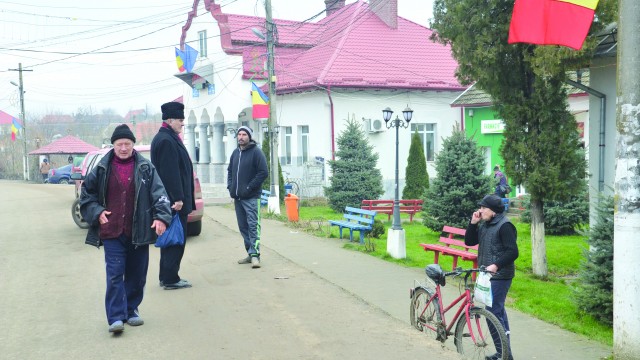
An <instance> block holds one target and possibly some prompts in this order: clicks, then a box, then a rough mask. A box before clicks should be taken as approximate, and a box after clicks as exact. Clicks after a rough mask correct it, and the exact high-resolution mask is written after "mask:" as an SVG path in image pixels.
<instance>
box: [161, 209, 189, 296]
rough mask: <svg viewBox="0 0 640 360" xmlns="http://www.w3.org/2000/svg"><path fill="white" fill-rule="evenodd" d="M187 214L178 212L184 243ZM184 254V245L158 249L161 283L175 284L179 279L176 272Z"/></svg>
mask: <svg viewBox="0 0 640 360" xmlns="http://www.w3.org/2000/svg"><path fill="white" fill-rule="evenodd" d="M187 216H188V215H183V214H180V215H179V218H180V223H181V224H182V229H183V230H184V238H185V242H184V243H185V244H186V243H187V241H186V239H187ZM183 255H184V245H176V246H169V247H166V248H162V249H160V275H159V278H160V281H161V282H162V283H163V284H175V283H177V282H178V281H180V276H179V275H178V272H179V271H180V262H181V261H182V256H183Z"/></svg>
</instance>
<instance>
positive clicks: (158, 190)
mask: <svg viewBox="0 0 640 360" xmlns="http://www.w3.org/2000/svg"><path fill="white" fill-rule="evenodd" d="M113 156H114V152H113V150H111V151H109V152H108V153H107V154H106V155H105V156H104V157H103V158H102V159H101V160H100V162H99V163H98V165H96V166H95V167H94V168H93V170H92V171H91V172H90V173H89V174H87V177H86V178H85V179H84V182H83V183H82V191H81V194H80V212H81V214H82V217H83V218H84V220H85V221H86V222H88V223H89V225H90V227H89V231H88V232H87V238H86V240H85V244H88V245H93V246H96V247H100V245H102V240H101V239H100V224H99V222H98V218H99V217H100V214H101V213H102V211H104V210H106V207H105V206H106V203H107V201H106V189H107V179H109V172H110V171H111V160H112V159H113ZM133 156H134V157H135V170H134V182H135V198H134V206H135V208H134V211H133V229H132V234H131V238H132V239H131V241H132V242H133V244H134V245H147V244H153V243H155V242H156V239H157V238H158V236H157V235H156V232H155V230H154V229H152V228H151V224H153V220H156V219H157V220H161V221H162V222H164V223H165V224H166V225H167V226H169V224H170V223H171V205H170V204H169V198H168V196H167V192H166V191H165V189H164V186H163V185H162V180H160V176H158V174H157V173H156V170H155V168H154V167H153V165H152V164H151V162H150V161H149V160H147V159H145V158H144V157H143V156H142V155H140V154H138V153H137V152H135V151H134V153H133Z"/></svg>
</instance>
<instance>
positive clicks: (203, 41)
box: [198, 30, 207, 57]
mask: <svg viewBox="0 0 640 360" xmlns="http://www.w3.org/2000/svg"><path fill="white" fill-rule="evenodd" d="M198 39H199V44H200V57H207V30H202V31H198Z"/></svg>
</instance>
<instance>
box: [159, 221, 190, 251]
mask: <svg viewBox="0 0 640 360" xmlns="http://www.w3.org/2000/svg"><path fill="white" fill-rule="evenodd" d="M176 245H184V229H183V228H182V223H181V222H180V217H179V216H178V214H177V213H176V214H175V215H173V218H172V219H171V224H169V227H168V228H167V230H166V231H165V232H164V233H163V234H162V235H160V236H158V240H156V245H155V246H156V247H159V248H166V247H169V246H176Z"/></svg>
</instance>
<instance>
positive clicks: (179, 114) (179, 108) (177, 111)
mask: <svg viewBox="0 0 640 360" xmlns="http://www.w3.org/2000/svg"><path fill="white" fill-rule="evenodd" d="M160 109H162V120H167V119H184V104H182V103H179V102H176V101H172V102H168V103H165V104H162V106H161V107H160Z"/></svg>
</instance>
